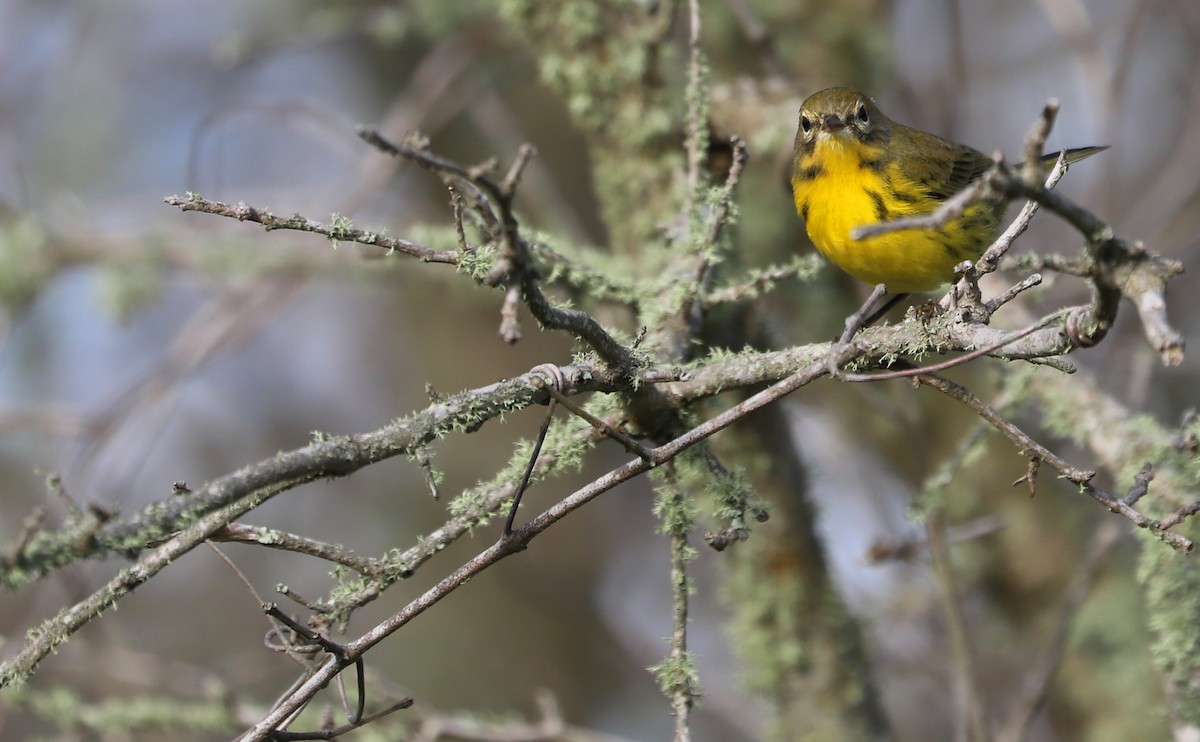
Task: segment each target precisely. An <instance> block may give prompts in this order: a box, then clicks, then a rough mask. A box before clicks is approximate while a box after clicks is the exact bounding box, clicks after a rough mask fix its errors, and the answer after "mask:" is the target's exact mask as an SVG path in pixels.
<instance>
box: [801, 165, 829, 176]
mask: <svg viewBox="0 0 1200 742" xmlns="http://www.w3.org/2000/svg"><path fill="white" fill-rule="evenodd" d="M824 174H825V168H823V167H821V166H820V165H807V166H805V167H802V168H800V180H816V179H817V178H819V177H821V176H822V175H824Z"/></svg>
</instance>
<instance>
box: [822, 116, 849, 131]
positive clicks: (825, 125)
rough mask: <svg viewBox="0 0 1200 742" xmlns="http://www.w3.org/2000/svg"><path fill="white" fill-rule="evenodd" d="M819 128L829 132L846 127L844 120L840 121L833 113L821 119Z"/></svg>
mask: <svg viewBox="0 0 1200 742" xmlns="http://www.w3.org/2000/svg"><path fill="white" fill-rule="evenodd" d="M821 128H822V129H823V130H825V131H827V132H829V133H830V134H833V133H836V132H839V131H841V130H842V129H845V128H846V122H845V121H842V120H841V119H840V118H838V117H837V116H836V115H835V114H832V113H831V114H829V115H828V116H826V117H825V118H824V119H823V120H822V121H821Z"/></svg>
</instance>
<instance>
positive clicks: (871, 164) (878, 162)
mask: <svg viewBox="0 0 1200 742" xmlns="http://www.w3.org/2000/svg"><path fill="white" fill-rule="evenodd" d="M858 166H859V167H860V168H862V169H863V170H870V171H871V172H873V173H882V172H883V170H884V164H883V159H882V158H879V157H874V158H871V157H864V158H863V159H861V160H859V161H858Z"/></svg>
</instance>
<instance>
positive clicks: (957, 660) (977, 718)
mask: <svg viewBox="0 0 1200 742" xmlns="http://www.w3.org/2000/svg"><path fill="white" fill-rule="evenodd" d="M925 539H926V544H927V546H928V548H929V556H930V558H931V561H932V562H933V571H934V574H935V575H936V576H937V583H938V595H939V597H940V598H941V602H942V613H943V614H944V615H945V617H946V625H947V626H948V627H949V629H950V654H951V657H953V664H954V671H955V673H956V676H957V677H956V678H955V682H954V683H953V687H954V688H955V693H956V696H960V697H959V698H957V699H956V700H958V701H960V703H961V704H962V708H961V709H960V712H961V713H962V717H961V719H959V720H956V727H957V726H958V724H961V725H962V727H964V728H965V729H966V732H967V734H966V737H967V739H969V740H971V742H988V740H990V739H991V729H990V727H989V715H988V709H987V706H986V705H985V700H984V695H983V693H982V692H981V690H980V686H979V678H978V675H977V671H976V667H975V660H974V656H973V651H972V648H971V639H970V636H969V635H968V633H967V621H966V618H965V617H964V616H963V610H962V599H961V596H960V595H959V591H958V583H957V582H956V581H955V579H954V567H953V565H952V564H951V562H950V546H949V544H948V543H947V539H946V523H945V520H944V518H943V516H942V514H941V512H940V511H939V512H937V513H934V514H932V515H930V516H929V517H928V518H927V519H926V521H925Z"/></svg>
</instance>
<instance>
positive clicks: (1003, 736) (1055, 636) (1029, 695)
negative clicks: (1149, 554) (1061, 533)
mask: <svg viewBox="0 0 1200 742" xmlns="http://www.w3.org/2000/svg"><path fill="white" fill-rule="evenodd" d="M1120 534H1121V531H1120V529H1119V528H1117V526H1116V524H1115V523H1114V522H1113V521H1111V520H1106V521H1104V522H1103V523H1101V524H1100V525H1099V526H1098V527H1097V529H1096V532H1095V533H1094V534H1093V535H1092V543H1091V547H1090V548H1089V549H1088V553H1087V555H1086V557H1085V559H1084V561H1083V565H1082V567H1081V568H1080V570H1079V571H1078V572H1076V573H1075V576H1074V578H1073V579H1072V580H1071V584H1070V585H1069V586H1068V587H1067V592H1066V595H1065V596H1064V597H1063V600H1062V605H1061V607H1060V608H1059V611H1058V620H1057V622H1056V623H1055V626H1054V631H1053V633H1052V634H1051V636H1050V641H1049V643H1048V645H1047V646H1046V648H1045V649H1044V650H1043V651H1042V652H1041V653H1040V655H1039V659H1038V661H1037V663H1036V664H1035V666H1034V669H1033V670H1032V672H1030V674H1029V675H1028V676H1027V677H1026V678H1025V681H1024V682H1023V683H1022V684H1021V686H1020V688H1019V689H1018V690H1017V692H1016V693H1015V694H1013V695H1014V696H1015V698H1014V700H1013V705H1012V708H1010V709H1009V710H1008V712H1007V717H1006V719H1005V721H1004V723H1003V724H1002V725H1001V726H1000V727H999V729H997V733H996V739H997V742H1023V741H1024V740H1025V739H1026V738H1027V737H1028V734H1029V728H1030V726H1031V725H1032V724H1033V721H1034V719H1035V718H1036V717H1037V713H1038V711H1040V710H1041V708H1042V707H1043V706H1044V705H1045V703H1046V697H1047V695H1048V693H1049V690H1050V679H1051V678H1052V677H1053V676H1054V673H1055V672H1056V671H1057V670H1058V667H1059V664H1060V663H1061V662H1062V658H1063V656H1064V655H1065V654H1066V651H1067V643H1068V639H1069V638H1070V634H1071V627H1072V626H1073V625H1074V622H1075V617H1076V616H1077V615H1078V614H1079V609H1080V607H1081V606H1082V605H1083V601H1084V600H1085V599H1086V598H1087V597H1088V595H1090V594H1091V592H1092V587H1093V586H1094V585H1095V583H1096V577H1097V575H1098V574H1099V572H1100V565H1101V562H1102V561H1103V559H1104V556H1105V555H1106V554H1108V552H1109V551H1111V550H1112V547H1113V546H1114V545H1115V544H1116V543H1117V537H1118V536H1120Z"/></svg>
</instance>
